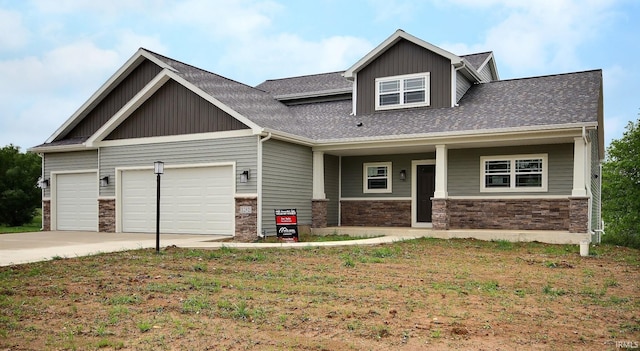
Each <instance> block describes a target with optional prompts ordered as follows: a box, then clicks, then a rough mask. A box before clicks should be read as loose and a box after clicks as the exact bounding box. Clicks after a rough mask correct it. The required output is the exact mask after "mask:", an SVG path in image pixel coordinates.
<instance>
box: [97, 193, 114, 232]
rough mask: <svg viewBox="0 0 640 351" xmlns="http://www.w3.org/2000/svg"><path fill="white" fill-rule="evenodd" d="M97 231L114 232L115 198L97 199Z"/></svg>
mask: <svg viewBox="0 0 640 351" xmlns="http://www.w3.org/2000/svg"><path fill="white" fill-rule="evenodd" d="M98 231H99V232H106V233H115V232H116V200H115V199H98Z"/></svg>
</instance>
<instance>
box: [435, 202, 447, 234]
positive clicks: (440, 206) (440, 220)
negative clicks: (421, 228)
mask: <svg viewBox="0 0 640 351" xmlns="http://www.w3.org/2000/svg"><path fill="white" fill-rule="evenodd" d="M449 222H450V219H449V204H448V201H447V199H431V225H432V226H433V229H435V230H448V229H449V225H450V223H449Z"/></svg>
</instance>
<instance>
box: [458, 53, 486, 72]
mask: <svg viewBox="0 0 640 351" xmlns="http://www.w3.org/2000/svg"><path fill="white" fill-rule="evenodd" d="M491 56H492V52H491V51H487V52H480V53H477V54H469V55H461V56H460V57H461V58H463V59H465V60H466V61H467V62H469V63H470V64H471V65H472V66H473V68H474V69H475V70H476V71H479V70H480V69H481V68H482V65H484V64H485V63H486V61H487V59H489V57H491Z"/></svg>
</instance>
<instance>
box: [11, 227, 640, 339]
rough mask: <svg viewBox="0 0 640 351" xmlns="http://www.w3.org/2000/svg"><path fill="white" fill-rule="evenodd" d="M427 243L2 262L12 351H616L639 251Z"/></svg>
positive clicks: (630, 308) (631, 304)
mask: <svg viewBox="0 0 640 351" xmlns="http://www.w3.org/2000/svg"><path fill="white" fill-rule="evenodd" d="M592 251H593V252H596V254H595V255H593V256H590V257H580V256H579V250H578V248H577V246H570V245H545V244H539V243H528V244H526V243H507V242H502V241H497V242H483V241H476V240H449V241H446V240H437V239H419V240H412V241H407V242H401V243H394V244H389V245H375V246H355V247H353V246H351V247H332V248H325V247H310V248H309V247H307V248H301V249H286V250H284V249H247V250H239V249H233V248H225V247H223V248H221V249H218V250H212V251H208V250H193V249H178V248H175V247H171V248H167V249H166V250H164V251H163V252H162V254H161V255H157V254H156V253H155V251H154V250H152V249H149V250H136V251H129V252H119V253H112V254H100V255H96V256H90V257H80V258H58V259H57V260H54V261H49V262H39V263H32V264H25V265H18V266H9V267H0V349H2V350H4V349H42V350H58V349H69V350H72V349H76V350H86V349H89V350H95V349H106V350H112V349H113V350H120V349H126V350H151V349H160V350H169V349H193V350H202V349H220V350H263V349H266V350H281V349H284V350H290V349H295V350H361V349H376V350H403V349H406V350H419V349H428V348H432V349H548V348H549V347H552V348H553V349H559V350H560V349H615V346H616V343H615V342H616V341H627V340H628V341H636V340H640V319H639V318H638V315H637V311H638V310H639V309H640V297H639V294H638V291H640V259H639V258H638V257H639V256H640V252H639V251H638V250H633V249H628V248H617V247H613V246H598V247H595V248H592Z"/></svg>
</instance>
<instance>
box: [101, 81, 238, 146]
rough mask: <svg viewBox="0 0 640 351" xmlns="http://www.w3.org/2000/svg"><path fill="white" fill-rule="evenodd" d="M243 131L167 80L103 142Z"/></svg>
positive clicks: (208, 103)
mask: <svg viewBox="0 0 640 351" xmlns="http://www.w3.org/2000/svg"><path fill="white" fill-rule="evenodd" d="M247 128H248V127H247V126H246V125H244V124H243V123H241V122H240V121H238V120H237V119H235V118H233V117H232V116H231V115H229V114H228V113H226V112H224V111H222V110H221V109H219V108H218V107H216V106H214V105H213V104H211V103H210V102H208V101H207V100H205V99H203V98H202V97H200V96H198V95H197V94H195V93H193V92H192V91H190V90H189V89H187V88H185V87H184V86H182V85H181V84H179V83H177V82H175V81H173V80H170V81H168V82H167V83H165V84H164V85H163V86H162V87H161V88H160V89H158V91H157V92H156V93H155V94H153V96H152V97H150V98H149V99H148V100H147V101H145V102H144V103H143V104H142V106H140V107H139V108H138V109H137V110H136V111H135V112H133V114H132V115H131V116H129V117H128V118H127V119H126V120H125V121H124V122H122V124H120V125H119V126H118V127H117V128H116V129H115V130H114V131H113V132H111V134H109V136H107V138H106V140H115V139H128V138H144V137H155V136H167V135H181V134H192V133H206V132H221V131H229V130H238V129H247Z"/></svg>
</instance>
